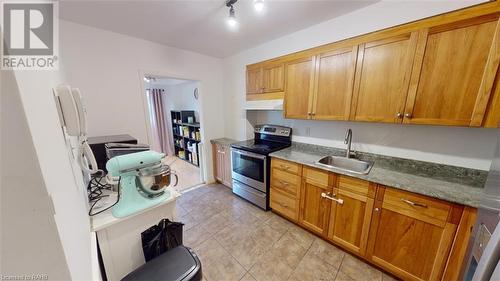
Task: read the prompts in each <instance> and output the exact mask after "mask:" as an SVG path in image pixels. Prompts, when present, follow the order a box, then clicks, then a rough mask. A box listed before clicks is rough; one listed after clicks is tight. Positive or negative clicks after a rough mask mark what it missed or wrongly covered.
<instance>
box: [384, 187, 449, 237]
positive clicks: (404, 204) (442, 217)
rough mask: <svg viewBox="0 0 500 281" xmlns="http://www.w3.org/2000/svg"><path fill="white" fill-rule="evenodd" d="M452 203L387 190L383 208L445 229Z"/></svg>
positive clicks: (390, 189)
mask: <svg viewBox="0 0 500 281" xmlns="http://www.w3.org/2000/svg"><path fill="white" fill-rule="evenodd" d="M451 206H452V204H451V203H448V202H445V201H442V200H438V199H434V198H430V197H427V196H423V195H418V194H414V193H410V192H405V191H401V190H396V189H392V188H386V190H385V193H384V200H383V204H382V208H384V209H388V210H391V211H393V212H396V213H400V214H403V215H406V216H409V217H412V218H415V219H418V220H421V221H424V222H427V223H430V224H434V225H437V226H440V227H443V226H444V225H445V224H446V221H447V220H448V214H449V213H450V210H451Z"/></svg>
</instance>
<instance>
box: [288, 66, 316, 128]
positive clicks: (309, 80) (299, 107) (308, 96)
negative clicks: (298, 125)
mask: <svg viewBox="0 0 500 281" xmlns="http://www.w3.org/2000/svg"><path fill="white" fill-rule="evenodd" d="M314 63H315V57H314V56H312V57H305V58H300V59H297V60H293V61H289V62H287V63H285V101H284V104H283V107H284V113H285V117H286V118H298V119H307V118H309V116H310V113H311V108H312V99H313V89H314Z"/></svg>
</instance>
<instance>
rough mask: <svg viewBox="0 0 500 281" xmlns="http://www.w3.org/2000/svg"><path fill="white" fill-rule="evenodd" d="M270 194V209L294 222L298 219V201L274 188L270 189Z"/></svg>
mask: <svg viewBox="0 0 500 281" xmlns="http://www.w3.org/2000/svg"><path fill="white" fill-rule="evenodd" d="M270 192H271V200H270V202H269V203H270V205H271V208H272V209H273V210H275V211H276V212H278V213H280V214H282V215H284V216H286V217H288V218H290V219H292V220H293V221H295V222H296V221H297V220H298V218H299V213H298V210H299V204H298V200H297V199H294V198H292V197H290V196H288V195H286V194H285V193H282V192H281V191H278V190H277V189H276V188H271V191H270Z"/></svg>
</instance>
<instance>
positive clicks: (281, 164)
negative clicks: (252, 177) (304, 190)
mask: <svg viewBox="0 0 500 281" xmlns="http://www.w3.org/2000/svg"><path fill="white" fill-rule="evenodd" d="M271 167H272V168H275V169H278V170H282V171H285V172H289V173H292V174H295V175H299V176H300V175H301V174H302V169H301V167H302V166H301V165H300V164H297V163H293V162H289V161H285V160H281V159H276V158H273V159H272V161H271Z"/></svg>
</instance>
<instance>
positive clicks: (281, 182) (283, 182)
mask: <svg viewBox="0 0 500 281" xmlns="http://www.w3.org/2000/svg"><path fill="white" fill-rule="evenodd" d="M279 182H280V184H281V185H283V186H287V185H288V184H289V183H287V182H286V181H279Z"/></svg>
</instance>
